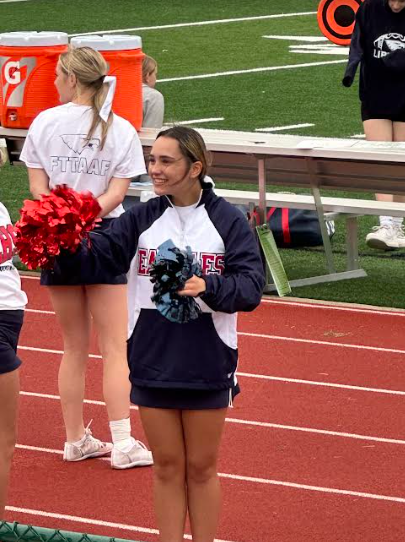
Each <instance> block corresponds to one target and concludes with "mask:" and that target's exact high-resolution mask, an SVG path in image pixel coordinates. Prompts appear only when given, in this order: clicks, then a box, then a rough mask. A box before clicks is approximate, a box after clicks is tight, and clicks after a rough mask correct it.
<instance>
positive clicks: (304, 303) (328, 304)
mask: <svg viewBox="0 0 405 542" xmlns="http://www.w3.org/2000/svg"><path fill="white" fill-rule="evenodd" d="M21 278H22V279H23V280H36V281H39V279H40V277H39V276H37V275H21ZM261 302H262V303H263V304H264V305H267V304H273V305H291V306H293V307H301V308H302V307H303V308H310V309H324V310H334V311H344V312H359V313H364V314H381V315H383V316H402V317H405V310H404V309H399V308H390V307H386V308H384V309H381V308H379V307H373V306H369V307H361V308H359V307H357V306H354V307H351V306H350V304H347V305H344V304H342V303H341V302H336V304H333V303H334V302H333V301H323V300H320V301H319V302H316V303H315V302H314V301H311V300H307V299H302V300H300V301H289V300H287V299H285V300H284V299H269V298H267V297H263V298H262V301H261ZM26 310H30V311H31V312H39V311H36V310H35V309H26ZM51 314H54V313H53V312H52V313H51Z"/></svg>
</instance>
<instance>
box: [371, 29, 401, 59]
mask: <svg viewBox="0 0 405 542" xmlns="http://www.w3.org/2000/svg"><path fill="white" fill-rule="evenodd" d="M398 49H405V36H403V35H402V34H396V33H391V34H383V35H382V36H380V37H379V38H377V39H376V40H374V58H382V57H384V56H387V55H389V54H390V53H392V52H393V51H397V50H398Z"/></svg>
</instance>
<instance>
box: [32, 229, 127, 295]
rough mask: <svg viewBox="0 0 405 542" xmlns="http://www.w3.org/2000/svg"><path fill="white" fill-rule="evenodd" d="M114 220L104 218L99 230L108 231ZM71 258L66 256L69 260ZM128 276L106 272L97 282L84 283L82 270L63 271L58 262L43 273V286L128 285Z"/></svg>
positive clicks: (98, 276)
mask: <svg viewBox="0 0 405 542" xmlns="http://www.w3.org/2000/svg"><path fill="white" fill-rule="evenodd" d="M113 220H115V219H114V218H103V219H102V221H101V222H100V223H99V224H98V226H97V228H96V229H98V230H100V229H101V230H106V229H107V228H108V227H109V226H110V224H111V222H112V221H113ZM68 257H69V256H64V258H65V259H66V258H68ZM126 283H127V276H126V275H125V274H124V275H111V274H110V273H107V272H106V271H104V272H101V273H97V282H89V281H84V280H83V278H82V277H81V273H80V268H79V267H77V266H76V267H74V268H73V270H72V268H69V272H68V273H67V272H66V271H63V270H61V269H60V267H59V266H58V260H57V259H56V263H55V266H54V268H53V269H44V270H42V271H41V284H42V286H84V285H86V284H87V285H90V284H126Z"/></svg>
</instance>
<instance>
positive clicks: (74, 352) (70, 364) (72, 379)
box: [48, 286, 90, 442]
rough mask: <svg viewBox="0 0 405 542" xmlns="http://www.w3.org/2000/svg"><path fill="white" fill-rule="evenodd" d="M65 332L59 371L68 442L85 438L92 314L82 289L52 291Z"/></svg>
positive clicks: (70, 287)
mask: <svg viewBox="0 0 405 542" xmlns="http://www.w3.org/2000/svg"><path fill="white" fill-rule="evenodd" d="M48 289H49V292H50V295H51V300H52V304H53V306H54V309H55V312H56V315H57V317H58V320H59V323H60V325H61V328H62V335H63V346H64V353H63V356H62V362H61V364H60V367H59V379H58V383H59V394H60V399H61V404H62V413H63V419H64V421H65V428H66V440H67V441H68V442H76V441H78V440H80V439H81V438H82V437H83V435H84V423H83V400H84V389H85V376H86V366H87V359H88V355H89V343H90V313H89V310H88V307H87V300H86V293H85V290H84V288H83V287H82V286H50V287H48Z"/></svg>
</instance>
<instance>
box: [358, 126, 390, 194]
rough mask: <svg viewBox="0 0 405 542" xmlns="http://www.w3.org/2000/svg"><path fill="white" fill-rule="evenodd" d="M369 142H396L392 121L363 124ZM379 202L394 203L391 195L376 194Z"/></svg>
mask: <svg viewBox="0 0 405 542" xmlns="http://www.w3.org/2000/svg"><path fill="white" fill-rule="evenodd" d="M363 127H364V134H365V136H366V139H367V141H394V127H393V123H392V122H391V121H390V120H386V119H370V120H366V121H364V122H363ZM376 199H377V201H393V196H392V195H390V194H376Z"/></svg>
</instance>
